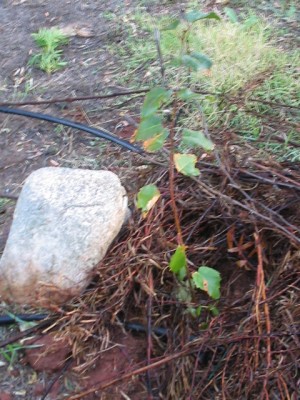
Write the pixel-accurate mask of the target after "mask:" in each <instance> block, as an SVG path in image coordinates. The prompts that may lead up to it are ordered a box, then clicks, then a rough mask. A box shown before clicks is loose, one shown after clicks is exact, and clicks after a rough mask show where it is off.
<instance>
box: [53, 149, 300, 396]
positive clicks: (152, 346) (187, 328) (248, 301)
mask: <svg viewBox="0 0 300 400" xmlns="http://www.w3.org/2000/svg"><path fill="white" fill-rule="evenodd" d="M251 151H252V150H251ZM251 151H250V150H249V153H247V154H245V155H244V156H240V153H239V151H238V149H237V148H236V147H235V146H224V147H223V149H222V151H220V152H219V153H218V158H217V160H216V158H215V157H214V156H213V155H212V156H207V157H206V158H205V157H203V158H202V161H201V162H200V163H199V168H200V170H201V176H200V177H197V178H193V179H190V178H186V177H182V176H179V175H177V176H176V177H175V187H176V203H177V207H178V210H179V214H180V220H181V226H182V231H183V236H184V240H185V243H186V245H187V246H188V248H187V255H188V260H189V261H188V267H189V270H190V272H191V273H192V272H194V271H196V270H197V269H198V267H199V266H201V265H206V266H209V267H212V268H215V269H217V270H218V271H219V272H220V273H221V276H222V283H221V299H220V300H219V301H218V302H215V301H212V300H211V299H210V298H209V297H208V296H207V295H206V293H205V292H201V291H199V290H192V292H191V291H190V288H189V285H188V284H186V285H184V284H180V283H179V282H178V281H177V280H176V278H175V276H174V275H173V274H172V273H171V272H170V270H169V267H168V261H169V259H170V256H171V255H172V254H173V253H174V250H175V248H176V246H177V241H176V230H175V226H174V219H173V213H172V208H171V204H170V203H171V202H170V195H169V189H168V174H167V173H166V169H164V168H163V167H160V166H154V167H153V168H152V171H151V174H150V175H149V179H148V182H152V183H156V184H157V185H158V186H159V188H160V190H161V193H162V197H161V199H160V200H159V202H158V203H157V204H156V205H155V207H154V208H153V209H152V210H151V211H150V212H149V213H148V215H147V217H146V218H144V219H143V218H142V217H141V216H140V214H139V213H138V212H137V211H134V212H133V215H132V217H131V220H130V222H129V225H128V226H127V227H126V228H125V229H124V230H123V231H122V233H121V235H120V237H119V238H118V240H117V241H116V242H115V244H114V245H113V246H112V248H111V249H110V251H109V253H108V254H107V255H106V257H105V259H104V260H103V262H102V263H101V264H100V265H99V266H98V268H97V271H96V278H95V279H94V280H93V283H92V284H91V286H90V287H89V288H88V290H87V291H86V292H85V293H84V294H83V295H82V297H81V298H80V299H76V300H74V301H73V302H72V303H70V304H69V305H68V307H67V308H66V309H65V310H64V312H63V313H62V314H61V317H60V318H59V320H58V321H57V323H56V328H57V329H59V334H60V335H62V336H64V337H67V338H68V340H69V341H70V342H71V343H72V346H73V357H74V358H75V359H76V360H77V366H76V367H75V370H77V371H79V372H82V371H85V370H87V369H89V368H93V366H94V365H95V363H96V361H97V359H98V358H99V357H100V356H101V354H102V352H103V351H105V350H106V349H107V348H109V347H110V346H112V344H113V336H114V333H115V332H117V331H126V332H129V333H128V334H137V335H139V337H142V338H144V341H145V348H146V349H147V351H146V352H145V354H144V359H142V360H140V362H138V363H136V364H135V365H132V366H131V367H130V368H129V369H127V370H126V371H123V373H121V374H120V375H119V376H118V377H117V378H114V379H112V380H110V381H104V382H99V384H98V385H97V387H93V388H90V389H88V390H85V391H82V392H80V393H77V394H74V395H73V396H72V397H71V399H79V398H88V396H89V395H90V394H92V393H94V392H95V391H96V390H97V393H98V394H99V393H105V390H106V389H107V388H109V387H112V386H114V387H116V386H117V385H118V384H120V383H121V382H122V383H124V382H127V383H128V384H129V383H130V381H131V380H132V379H133V378H135V379H139V380H140V381H141V382H142V384H143V385H144V387H145V390H146V392H147V393H148V394H147V396H148V398H149V399H159V398H160V399H184V400H186V399H191V400H192V399H201V400H206V399H207V400H211V399H226V400H229V399H233V400H236V399H270V400H273V399H276V400H277V399H282V400H286V399H291V400H296V399H298V398H299V397H298V396H299V387H300V378H299V376H300V371H299V369H300V363H299V361H300V302H299V300H300V285H299V283H300V228H299V227H300V207H299V205H300V201H299V200H300V180H299V178H300V168H299V166H298V165H296V164H292V163H290V164H289V163H286V164H279V163H277V162H276V161H274V160H272V159H268V158H266V159H265V160H264V161H261V160H259V159H256V157H255V152H253V151H252V153H251ZM144 181H145V179H144ZM199 306H201V312H200V308H198V311H199V312H200V315H198V316H196V315H195V312H194V311H193V309H195V308H197V307H199Z"/></svg>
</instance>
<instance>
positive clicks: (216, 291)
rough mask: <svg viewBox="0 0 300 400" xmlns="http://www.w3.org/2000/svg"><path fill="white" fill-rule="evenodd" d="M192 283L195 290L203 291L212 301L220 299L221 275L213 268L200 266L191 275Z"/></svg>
mask: <svg viewBox="0 0 300 400" xmlns="http://www.w3.org/2000/svg"><path fill="white" fill-rule="evenodd" d="M193 281H194V283H195V285H196V287H197V288H199V289H201V290H204V291H205V292H207V293H208V295H209V296H210V297H211V298H212V299H215V300H217V299H219V298H220V282H221V275H220V273H219V272H218V271H216V270H215V269H213V268H209V267H205V266H202V267H200V268H199V269H198V271H197V272H194V273H193Z"/></svg>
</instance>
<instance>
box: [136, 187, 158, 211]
mask: <svg viewBox="0 0 300 400" xmlns="http://www.w3.org/2000/svg"><path fill="white" fill-rule="evenodd" d="M159 198H160V191H159V190H158V188H157V186H156V185H146V186H143V187H142V188H141V189H140V190H139V192H138V195H137V207H138V208H141V210H142V211H143V213H144V215H147V212H148V211H149V210H150V209H151V208H152V207H153V206H154V204H155V203H156V202H157V200H158V199H159Z"/></svg>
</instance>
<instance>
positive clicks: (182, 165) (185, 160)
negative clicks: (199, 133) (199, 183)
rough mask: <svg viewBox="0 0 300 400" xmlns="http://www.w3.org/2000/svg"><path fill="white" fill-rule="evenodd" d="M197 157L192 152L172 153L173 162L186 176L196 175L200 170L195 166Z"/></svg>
mask: <svg viewBox="0 0 300 400" xmlns="http://www.w3.org/2000/svg"><path fill="white" fill-rule="evenodd" d="M196 161H197V157H196V156H195V155H194V154H181V153H176V154H174V163H175V167H176V169H177V171H178V172H181V173H182V174H183V175H187V176H198V175H200V171H199V169H198V168H196V167H195V164H196Z"/></svg>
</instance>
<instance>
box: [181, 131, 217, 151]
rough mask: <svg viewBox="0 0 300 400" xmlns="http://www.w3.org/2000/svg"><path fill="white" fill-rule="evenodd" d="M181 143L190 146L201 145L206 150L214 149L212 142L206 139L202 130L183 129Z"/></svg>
mask: <svg viewBox="0 0 300 400" xmlns="http://www.w3.org/2000/svg"><path fill="white" fill-rule="evenodd" d="M182 143H183V144H185V145H187V146H192V147H202V148H203V149H204V150H206V151H211V150H213V149H214V144H213V142H212V141H211V140H209V139H207V138H206V137H205V136H204V134H203V133H202V132H199V131H192V130H190V129H184V130H183V133H182Z"/></svg>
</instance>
